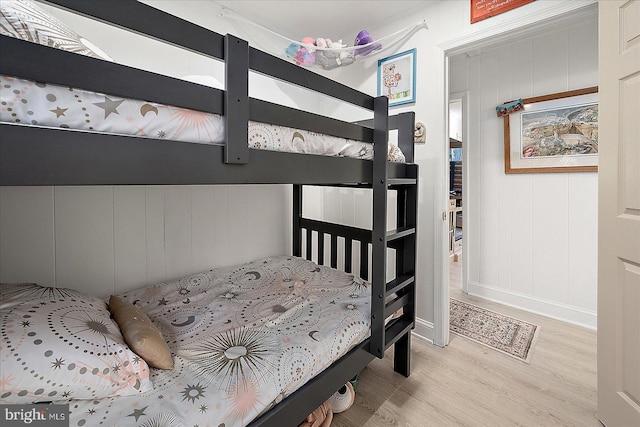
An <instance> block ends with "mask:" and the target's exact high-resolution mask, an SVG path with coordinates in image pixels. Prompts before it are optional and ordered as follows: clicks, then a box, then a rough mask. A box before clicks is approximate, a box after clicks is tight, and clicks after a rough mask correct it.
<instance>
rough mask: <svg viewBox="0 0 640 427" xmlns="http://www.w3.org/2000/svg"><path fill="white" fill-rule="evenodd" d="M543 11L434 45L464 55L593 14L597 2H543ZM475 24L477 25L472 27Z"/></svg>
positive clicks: (587, 0) (596, 8)
mask: <svg viewBox="0 0 640 427" xmlns="http://www.w3.org/2000/svg"><path fill="white" fill-rule="evenodd" d="M547 4H550V5H551V6H549V7H548V8H546V9H543V10H540V11H538V12H536V13H535V14H527V15H522V16H520V17H518V18H516V19H512V20H510V21H508V22H501V23H500V25H493V26H490V27H487V28H484V29H482V30H479V31H475V32H473V33H470V34H465V35H464V36H461V37H457V38H455V39H452V40H448V41H446V42H443V43H440V44H439V45H438V46H439V47H440V48H441V49H442V50H443V51H445V52H447V54H449V55H457V54H460V53H464V52H466V51H468V50H469V49H470V47H471V46H473V48H475V49H478V48H481V47H484V46H485V45H493V44H496V43H498V42H500V41H502V40H504V41H507V40H512V39H513V37H514V36H524V35H526V34H528V33H531V32H536V33H538V34H539V32H540V31H541V30H543V29H544V28H545V27H554V26H558V25H560V24H561V23H562V22H563V21H564V20H566V19H571V20H574V19H575V18H576V14H584V15H585V17H586V16H587V15H590V14H594V13H595V14H596V16H597V11H598V2H597V1H596V0H573V1H565V2H547ZM476 25H477V24H476Z"/></svg>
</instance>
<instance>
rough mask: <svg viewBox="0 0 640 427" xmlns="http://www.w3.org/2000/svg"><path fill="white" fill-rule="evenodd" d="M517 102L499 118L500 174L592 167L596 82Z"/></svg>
mask: <svg viewBox="0 0 640 427" xmlns="http://www.w3.org/2000/svg"><path fill="white" fill-rule="evenodd" d="M522 102H523V104H524V108H523V109H522V110H520V111H518V112H516V113H513V114H508V115H506V116H504V171H505V173H547V172H596V171H597V170H598V87H597V86H596V87H590V88H586V89H579V90H574V91H570V92H562V93H554V94H552V95H545V96H538V97H535V98H528V99H523V100H522Z"/></svg>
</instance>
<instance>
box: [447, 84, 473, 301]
mask: <svg viewBox="0 0 640 427" xmlns="http://www.w3.org/2000/svg"><path fill="white" fill-rule="evenodd" d="M466 109H467V93H466V92H462V93H453V94H451V95H450V96H449V110H448V119H449V120H448V122H449V151H448V154H449V155H448V157H447V165H446V170H447V171H448V176H449V179H448V180H447V181H448V184H449V188H448V190H449V203H448V207H449V211H448V218H449V239H448V243H449V287H450V289H452V290H457V291H462V292H467V284H466V275H465V274H464V272H465V268H464V262H465V257H464V253H465V252H466V251H465V246H466V241H465V228H466V225H467V224H466V223H467V221H466V220H465V214H464V213H465V211H466V210H467V209H466V204H467V203H466V201H467V200H468V195H467V190H468V186H467V185H465V180H466V173H465V169H466V166H467V165H466V161H465V160H466V157H467V156H466V151H467V150H466V149H465V146H466V144H468V141H467V139H468V138H467V117H468V115H467V112H466ZM467 235H468V233H467Z"/></svg>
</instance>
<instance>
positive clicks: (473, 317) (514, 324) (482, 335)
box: [449, 298, 539, 363]
mask: <svg viewBox="0 0 640 427" xmlns="http://www.w3.org/2000/svg"><path fill="white" fill-rule="evenodd" d="M449 308H450V312H449V326H450V331H451V332H453V333H456V334H458V335H461V336H463V337H465V338H469V339H471V340H473V341H475V342H478V343H480V344H483V345H486V346H488V347H491V348H493V349H495V350H498V351H500V352H502V353H505V354H508V355H509V356H513V357H515V358H517V359H519V360H522V361H523V362H527V363H528V362H529V360H530V358H531V354H532V351H531V349H532V347H533V345H534V343H535V341H536V338H537V332H538V329H539V328H538V326H536V325H532V324H531V323H527V322H523V321H522V320H518V319H514V318H513V317H509V316H505V315H503V314H500V313H496V312H494V311H490V310H487V309H484V308H482V307H478V306H476V305H473V304H468V303H466V302H462V301H459V300H456V299H453V298H450V300H449Z"/></svg>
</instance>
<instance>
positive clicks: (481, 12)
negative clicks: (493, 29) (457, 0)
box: [469, 0, 534, 24]
mask: <svg viewBox="0 0 640 427" xmlns="http://www.w3.org/2000/svg"><path fill="white" fill-rule="evenodd" d="M532 1H534V0H503V1H496V0H470V1H469V3H470V4H471V23H472V24H474V23H476V22H478V21H482V20H483V19H487V18H491V17H492V16H495V15H499V14H501V13H504V12H507V11H509V10H511V9H515V8H517V7H520V6H522V5H525V4H527V3H531V2H532Z"/></svg>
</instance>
